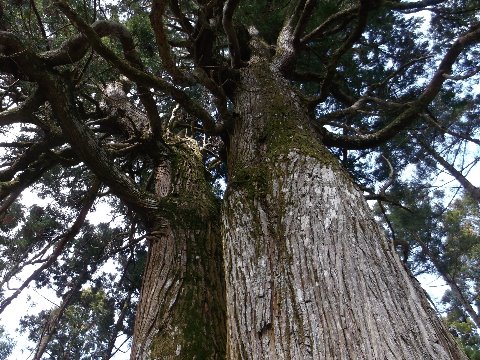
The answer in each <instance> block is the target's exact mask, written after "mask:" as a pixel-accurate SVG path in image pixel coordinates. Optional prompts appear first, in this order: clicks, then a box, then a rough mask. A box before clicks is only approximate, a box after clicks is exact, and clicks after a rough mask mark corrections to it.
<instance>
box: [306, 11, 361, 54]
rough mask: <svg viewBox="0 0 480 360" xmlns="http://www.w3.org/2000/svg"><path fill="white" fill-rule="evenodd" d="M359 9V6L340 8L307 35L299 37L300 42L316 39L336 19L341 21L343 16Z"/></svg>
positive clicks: (350, 15)
mask: <svg viewBox="0 0 480 360" xmlns="http://www.w3.org/2000/svg"><path fill="white" fill-rule="evenodd" d="M358 11H359V7H358V6H355V7H351V8H348V9H345V10H341V11H339V12H337V13H335V14H333V15H330V16H329V17H328V18H327V19H326V20H325V21H324V22H322V23H321V24H320V25H318V26H317V27H316V28H315V29H313V30H312V31H311V32H309V33H308V34H307V35H305V36H304V37H302V38H301V39H300V44H302V45H304V44H307V43H308V42H310V41H312V40H315V39H318V38H319V37H321V36H322V34H323V33H324V32H325V31H326V30H327V29H328V28H329V27H330V26H332V25H333V24H335V23H336V22H338V21H343V20H344V19H345V18H348V17H352V16H353V15H354V14H355V13H357V12H358Z"/></svg>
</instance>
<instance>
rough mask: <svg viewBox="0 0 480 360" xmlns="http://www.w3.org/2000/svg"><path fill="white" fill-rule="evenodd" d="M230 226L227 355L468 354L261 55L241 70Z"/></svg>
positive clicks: (226, 229)
mask: <svg viewBox="0 0 480 360" xmlns="http://www.w3.org/2000/svg"><path fill="white" fill-rule="evenodd" d="M235 104H236V110H237V112H238V113H239V115H240V116H239V119H238V121H237V123H236V124H235V128H234V130H233V131H232V134H231V141H230V147H229V154H228V161H229V188H228V189H227V193H226V198H225V204H224V214H223V237H224V257H225V269H226V274H225V275H226V286H227V290H226V294H227V329H228V343H227V358H228V359H328V360H332V359H455V360H458V359H465V356H464V355H463V353H462V352H461V351H460V350H459V349H458V347H457V346H456V344H455V342H454V340H453V338H452V337H451V336H450V334H449V333H448V331H447V329H446V328H445V327H444V325H443V324H442V322H441V321H440V320H439V319H438V317H437V315H436V314H435V313H434V312H433V311H432V309H431V307H430V306H429V303H428V300H427V298H426V296H425V294H424V292H423V291H422V289H421V288H420V286H419V284H418V283H417V282H416V281H415V280H414V279H413V278H412V277H411V276H409V275H408V274H407V272H406V271H405V269H404V268H403V265H402V264H401V262H400V260H399V259H398V257H397V256H396V254H395V252H394V250H393V248H392V246H391V244H389V243H387V240H386V238H385V237H384V234H383V232H382V231H381V230H380V228H379V227H378V225H377V224H376V222H375V220H374V218H373V215H372V214H371V211H370V209H369V207H368V205H367V203H366V201H365V200H364V198H363V195H362V193H361V192H360V191H359V190H358V189H357V188H356V187H355V186H354V185H353V184H352V181H351V180H350V178H349V176H348V174H347V173H346V172H345V171H343V170H342V168H341V166H340V165H339V163H338V161H337V159H335V158H334V157H333V156H332V155H331V154H330V153H329V152H328V151H327V150H326V149H325V147H324V146H322V145H321V143H320V141H318V139H316V138H315V133H314V132H313V131H312V129H311V127H310V125H309V122H308V114H307V111H306V108H305V106H304V104H303V103H302V100H301V99H300V97H299V96H298V95H297V94H296V93H295V92H294V90H292V89H291V87H289V85H288V83H287V82H286V81H283V80H282V79H281V78H280V77H279V76H276V74H275V73H274V71H271V70H270V68H269V67H268V65H266V64H264V63H263V62H262V61H258V59H257V61H255V59H254V60H253V61H252V64H251V65H250V66H249V67H248V68H246V69H244V70H242V75H241V80H240V85H239V88H238V89H237V93H236V98H235Z"/></svg>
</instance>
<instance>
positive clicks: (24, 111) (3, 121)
mask: <svg viewBox="0 0 480 360" xmlns="http://www.w3.org/2000/svg"><path fill="white" fill-rule="evenodd" d="M44 102H45V99H44V97H43V96H42V94H41V93H40V92H39V91H35V92H34V93H33V94H32V95H31V96H30V97H29V98H28V99H27V100H25V101H24V102H23V103H22V104H20V105H19V106H17V107H16V108H14V109H10V110H7V111H2V112H1V113H0V126H4V125H11V124H15V123H30V124H37V125H38V119H37V117H36V116H35V115H34V114H33V113H34V112H35V111H37V110H38V108H39V107H40V106H41V105H42V104H43V103H44Z"/></svg>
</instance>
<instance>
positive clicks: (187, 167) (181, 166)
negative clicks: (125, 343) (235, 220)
mask: <svg viewBox="0 0 480 360" xmlns="http://www.w3.org/2000/svg"><path fill="white" fill-rule="evenodd" d="M177 140H178V139H177ZM179 142H180V143H181V145H180V148H179V149H177V150H176V151H175V156H174V160H173V161H172V162H164V163H162V164H161V165H160V166H159V167H158V171H157V174H156V185H157V186H156V192H157V194H158V196H159V197H164V198H165V199H167V198H168V199H170V200H168V203H167V204H168V206H171V207H172V215H171V217H170V218H168V219H167V218H156V220H155V221H153V222H152V223H151V224H150V228H149V234H148V240H149V252H148V259H147V264H146V269H145V272H144V276H143V284H142V292H141V295H140V302H139V305H138V309H137V315H136V319H135V330H134V339H133V346H132V352H131V359H195V358H197V359H224V358H225V344H226V325H225V294H224V291H225V285H224V278H223V261H222V254H221V251H222V249H221V241H220V239H221V237H220V231H219V230H220V218H219V206H218V201H216V200H215V199H214V198H213V196H212V194H211V192H210V191H209V187H208V186H207V184H206V182H205V177H204V170H203V165H202V164H201V155H200V153H199V152H198V148H197V147H196V145H195V144H194V141H192V142H190V141H189V140H186V139H182V141H179Z"/></svg>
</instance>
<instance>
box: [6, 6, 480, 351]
mask: <svg viewBox="0 0 480 360" xmlns="http://www.w3.org/2000/svg"><path fill="white" fill-rule="evenodd" d="M479 43H480V6H479V4H478V1H476V0H417V1H415V0H414V1H403V0H383V1H379V0H316V1H315V0H296V1H292V0H263V1H238V0H212V1H204V0H170V1H165V0H117V1H102V0H71V1H66V0H29V1H27V0H16V1H10V2H7V1H0V97H1V102H0V136H1V143H0V146H1V148H2V149H1V152H0V155H1V158H0V254H1V256H0V274H1V275H0V282H1V284H2V288H1V292H0V301H1V303H0V312H3V311H5V309H7V308H8V306H13V305H11V304H13V303H14V301H15V298H16V297H17V296H18V295H19V294H20V293H21V292H22V291H24V290H25V289H27V288H28V287H38V288H48V289H51V290H52V291H53V292H54V293H55V294H56V296H57V297H58V302H59V303H58V306H57V307H55V308H53V309H51V310H48V311H43V312H42V313H40V314H38V315H35V316H28V317H26V318H24V319H23V320H22V323H21V326H22V328H23V329H24V331H26V332H28V333H29V337H30V339H31V340H33V341H34V342H36V343H37V346H36V348H35V349H33V350H34V351H35V352H36V354H40V355H39V356H41V354H48V356H50V358H52V359H53V358H62V356H63V357H65V358H72V359H87V358H102V359H109V358H110V357H112V356H113V355H114V354H115V353H116V352H117V351H118V348H117V347H118V346H119V345H120V344H121V342H123V341H125V340H127V341H128V339H130V337H131V336H132V334H133V323H134V318H135V306H136V304H137V302H138V298H139V294H140V288H141V279H142V273H143V271H144V268H145V263H146V259H147V243H146V242H145V238H146V232H147V229H148V227H149V224H151V223H152V222H153V221H154V220H155V219H156V216H157V215H156V214H158V213H160V214H162V215H164V216H167V217H168V216H171V214H172V213H175V211H176V208H175V206H174V205H175V204H176V200H175V198H172V197H165V198H159V197H158V196H157V195H158V194H159V193H162V191H163V190H162V189H159V188H158V186H157V185H158V180H159V179H158V176H159V175H158V172H157V168H158V166H159V164H162V162H163V161H165V159H170V160H171V159H174V160H175V159H178V154H177V153H176V150H174V149H175V148H176V147H177V146H179V144H180V143H181V144H187V145H189V144H191V147H192V148H193V147H195V149H196V150H195V151H197V152H199V154H200V157H201V161H202V164H203V169H204V173H205V176H206V179H207V181H208V186H209V187H210V190H211V191H212V193H214V194H215V197H216V201H218V202H219V201H220V200H221V198H222V196H223V191H224V190H223V189H224V184H226V186H227V187H228V186H229V184H230V181H231V179H230V178H229V176H228V175H229V169H228V164H227V160H226V158H227V150H228V146H229V141H230V133H231V131H232V128H233V127H234V125H235V121H236V118H237V116H238V114H237V113H236V112H235V108H234V106H233V103H232V101H233V94H234V93H235V91H236V86H237V82H238V77H239V69H242V68H244V67H245V66H247V64H248V63H249V62H251V61H252V59H254V58H255V57H258V56H259V54H260V53H261V52H263V53H262V54H261V55H262V56H266V57H268V58H269V59H271V61H272V64H273V65H272V66H273V67H274V68H275V69H276V71H278V73H280V74H282V76H283V77H284V78H285V79H287V80H288V82H289V84H290V85H291V86H292V88H293V89H295V91H296V92H298V94H299V96H301V97H302V99H304V100H305V102H306V103H307V104H308V108H307V111H308V114H309V115H310V117H311V119H312V121H311V125H312V126H313V127H314V128H315V131H316V133H317V136H318V141H320V142H322V143H323V144H324V145H326V146H327V147H328V149H329V151H330V152H331V153H332V154H334V155H335V156H336V157H337V158H338V161H339V163H340V164H341V165H342V166H343V167H344V168H345V169H346V170H347V171H348V172H349V174H350V175H351V176H352V178H353V179H354V181H355V182H356V184H357V185H358V186H359V187H360V188H361V189H362V191H363V192H364V194H365V197H366V198H367V199H369V200H372V201H376V211H377V215H379V218H381V219H380V221H382V223H383V225H384V227H385V232H386V234H387V236H388V237H389V238H390V239H391V241H392V243H393V244H394V246H395V247H396V249H397V250H398V253H399V256H400V257H401V258H402V260H403V261H404V263H405V264H406V266H407V267H408V268H409V269H410V270H411V271H412V273H413V274H415V275H418V274H421V273H431V274H439V275H440V276H442V277H443V278H444V279H445V281H446V282H447V284H448V285H449V286H450V290H449V291H448V293H447V294H446V295H445V297H444V302H445V304H446V321H447V322H448V324H449V326H450V327H451V330H452V333H453V334H454V335H455V336H457V337H458V338H459V341H460V342H461V343H462V345H463V346H464V347H465V349H466V352H467V353H468V354H469V356H470V357H471V358H472V359H477V358H479V356H480V355H479V353H480V340H479V337H478V331H479V328H478V327H479V326H480V322H479V307H480V297H479V288H480V287H479V286H480V285H479V280H480V279H479V273H478V268H479V267H478V265H479V264H478V261H479V256H480V248H479V246H480V245H479V244H480V242H479V236H480V233H479V213H478V210H479V208H478V206H479V201H480V189H479V187H478V186H477V185H478V184H477V185H475V184H474V183H472V182H471V179H470V178H468V174H469V173H470V172H471V171H472V169H474V168H475V166H477V164H478V161H479V159H480V157H479V153H478V145H479V144H480V138H479V131H480V116H479V112H480V101H479V95H478V94H479V89H478V86H477V84H478V82H479V77H480V64H479V62H478V59H479V58H480V46H479ZM274 96H275V94H272V97H274ZM189 146H190V145H189ZM442 174H448V176H450V178H451V179H454V180H452V182H450V183H446V184H442V183H441V181H439V180H438V179H439V176H441V175H442ZM261 175H262V174H259V176H261ZM469 179H470V180H469ZM31 191H33V192H35V193H36V194H38V196H40V197H41V198H43V199H45V200H46V203H45V204H46V205H38V204H37V205H32V206H26V205H25V204H24V202H22V197H26V196H28V195H25V194H28V192H31ZM453 198H455V200H453V201H452V202H450V203H449V201H450V200H451V199H453ZM172 199H173V200H172ZM102 203H106V204H109V206H110V207H111V209H112V210H111V212H109V213H106V214H103V216H102V217H104V220H101V221H100V222H92V221H89V220H88V219H87V216H88V214H89V213H92V212H93V211H94V210H95V208H96V207H99V206H100V205H101V204H102ZM113 268H114V269H115V270H114V271H113V270H112V269H113ZM2 337H3V332H2ZM3 344H4V343H3V342H2V343H1V344H0V345H1V346H0V347H1V351H5V352H8V351H9V350H10V345H8V344H9V343H6V345H5V346H4V345H3Z"/></svg>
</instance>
